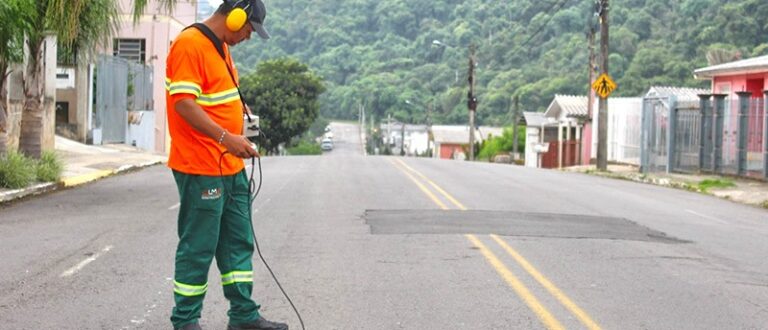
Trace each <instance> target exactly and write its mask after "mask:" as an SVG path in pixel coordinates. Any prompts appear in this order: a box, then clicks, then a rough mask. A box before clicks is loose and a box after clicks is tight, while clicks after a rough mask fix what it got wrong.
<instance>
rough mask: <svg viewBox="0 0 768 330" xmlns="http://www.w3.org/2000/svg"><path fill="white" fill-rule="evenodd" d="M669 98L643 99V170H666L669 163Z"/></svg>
mask: <svg viewBox="0 0 768 330" xmlns="http://www.w3.org/2000/svg"><path fill="white" fill-rule="evenodd" d="M670 101H671V100H670V99H669V98H645V99H643V115H642V121H643V129H642V131H641V135H642V137H641V140H642V145H641V148H642V149H644V150H643V151H642V152H641V154H642V156H643V160H642V162H641V164H642V165H641V166H642V167H644V169H643V171H649V172H666V171H667V167H668V164H669V151H668V145H667V132H668V131H669V108H670V103H671V102H670Z"/></svg>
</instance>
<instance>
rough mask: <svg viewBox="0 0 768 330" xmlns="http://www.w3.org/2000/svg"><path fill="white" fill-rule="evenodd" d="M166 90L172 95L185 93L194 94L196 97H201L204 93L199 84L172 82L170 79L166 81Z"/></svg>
mask: <svg viewBox="0 0 768 330" xmlns="http://www.w3.org/2000/svg"><path fill="white" fill-rule="evenodd" d="M165 89H166V90H167V91H168V94H170V95H175V94H182V93H183V94H192V95H194V96H195V97H200V93H202V89H201V88H200V85H198V84H195V83H193V82H189V81H177V82H171V80H170V79H168V78H166V79H165Z"/></svg>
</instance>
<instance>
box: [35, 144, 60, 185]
mask: <svg viewBox="0 0 768 330" xmlns="http://www.w3.org/2000/svg"><path fill="white" fill-rule="evenodd" d="M63 171H64V163H63V162H62V161H61V159H59V157H58V156H57V155H56V153H54V152H53V151H43V154H42V156H41V157H40V160H39V161H38V162H37V166H36V172H37V173H36V174H37V180H38V181H44V182H54V181H59V178H61V173H62V172H63Z"/></svg>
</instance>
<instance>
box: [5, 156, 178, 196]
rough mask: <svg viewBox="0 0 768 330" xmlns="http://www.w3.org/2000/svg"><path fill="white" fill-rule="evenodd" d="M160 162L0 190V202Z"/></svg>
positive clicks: (84, 182)
mask: <svg viewBox="0 0 768 330" xmlns="http://www.w3.org/2000/svg"><path fill="white" fill-rule="evenodd" d="M161 163H163V161H150V162H146V163H141V164H136V165H123V166H120V167H119V168H117V169H114V170H100V171H96V172H93V173H88V174H82V175H76V176H72V177H67V178H61V179H60V180H59V181H58V182H55V183H54V182H48V183H41V184H36V185H34V186H31V187H27V188H22V189H15V190H9V191H6V192H0V204H2V203H6V202H10V201H13V200H16V199H19V198H22V197H26V196H33V195H39V194H43V193H47V192H51V191H55V190H58V189H59V188H70V187H75V186H79V185H83V184H86V183H89V182H93V181H96V180H99V179H103V178H106V177H110V176H113V175H116V174H120V173H123V172H127V171H130V170H135V169H141V168H144V167H149V166H153V165H157V164H161Z"/></svg>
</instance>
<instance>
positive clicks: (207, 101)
mask: <svg viewBox="0 0 768 330" xmlns="http://www.w3.org/2000/svg"><path fill="white" fill-rule="evenodd" d="M238 100H240V93H238V92H237V88H232V89H228V90H225V91H223V92H218V93H213V94H200V95H199V96H198V97H197V100H195V102H197V104H200V105H206V106H211V105H219V104H224V103H229V102H232V101H238Z"/></svg>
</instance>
